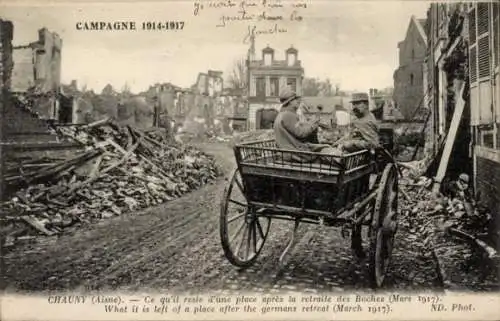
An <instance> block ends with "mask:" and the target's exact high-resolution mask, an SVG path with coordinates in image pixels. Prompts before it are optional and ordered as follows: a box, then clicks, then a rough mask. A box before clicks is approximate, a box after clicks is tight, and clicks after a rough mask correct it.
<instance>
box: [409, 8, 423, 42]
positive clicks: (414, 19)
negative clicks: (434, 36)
mask: <svg viewBox="0 0 500 321" xmlns="http://www.w3.org/2000/svg"><path fill="white" fill-rule="evenodd" d="M411 20H412V21H413V23H414V24H415V25H416V26H417V30H418V32H419V33H420V36H421V37H422V39H423V40H424V43H425V44H427V35H426V34H425V30H424V27H423V26H422V25H421V24H420V22H419V21H418V19H417V18H416V17H415V15H412V16H411Z"/></svg>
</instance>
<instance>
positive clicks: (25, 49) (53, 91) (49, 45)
mask: <svg viewBox="0 0 500 321" xmlns="http://www.w3.org/2000/svg"><path fill="white" fill-rule="evenodd" d="M61 49H62V40H61V38H60V37H59V35H57V34H56V33H53V32H50V31H48V30H47V29H46V28H42V29H40V30H39V31H38V40H37V41H35V42H32V43H30V44H27V45H22V46H15V47H14V48H13V61H14V69H13V72H12V86H11V89H12V91H13V92H14V93H31V94H34V95H37V96H38V99H37V103H36V104H35V105H34V106H33V108H35V109H36V111H37V112H38V113H39V115H40V117H41V118H45V119H56V120H57V119H58V118H59V115H58V114H59V101H58V94H59V88H60V84H61Z"/></svg>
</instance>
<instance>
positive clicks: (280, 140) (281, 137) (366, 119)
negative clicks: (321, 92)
mask: <svg viewBox="0 0 500 321" xmlns="http://www.w3.org/2000/svg"><path fill="white" fill-rule="evenodd" d="M280 102H281V104H282V108H281V111H280V113H279V114H278V116H277V117H276V120H275V123H274V133H275V139H276V144H277V146H279V147H280V148H284V149H296V150H301V151H312V152H320V153H322V154H328V155H341V154H342V152H354V151H358V150H363V149H371V148H375V147H377V146H378V145H379V143H378V142H379V134H378V126H377V121H376V119H375V117H374V116H373V115H372V114H371V113H370V111H369V110H368V102H369V100H368V95H367V94H366V93H356V94H354V95H353V98H352V101H351V103H352V104H353V113H354V116H355V119H354V120H353V121H352V130H351V133H350V135H349V136H347V139H340V140H339V141H337V142H335V143H334V144H332V145H328V144H318V143H317V132H318V128H319V127H320V126H321V123H320V119H319V117H316V118H314V119H312V120H300V119H299V116H298V115H297V110H298V109H299V107H300V104H301V97H300V96H298V95H297V94H296V93H295V92H293V91H289V90H287V91H285V92H284V93H283V94H282V95H281V97H280Z"/></svg>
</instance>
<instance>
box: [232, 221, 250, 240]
mask: <svg viewBox="0 0 500 321" xmlns="http://www.w3.org/2000/svg"><path fill="white" fill-rule="evenodd" d="M245 224H246V222H245V221H243V222H242V223H241V225H240V227H238V229H237V230H236V233H234V234H233V236H231V238H230V239H229V242H232V241H234V239H235V238H236V237H237V236H238V235H239V234H240V232H241V230H243V228H244V227H245Z"/></svg>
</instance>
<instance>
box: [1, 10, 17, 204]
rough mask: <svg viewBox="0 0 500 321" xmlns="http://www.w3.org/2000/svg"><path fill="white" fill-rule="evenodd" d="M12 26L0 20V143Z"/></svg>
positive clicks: (3, 159) (9, 61)
mask: <svg viewBox="0 0 500 321" xmlns="http://www.w3.org/2000/svg"><path fill="white" fill-rule="evenodd" d="M13 29H14V26H13V25H12V22H10V21H5V20H1V19H0V90H1V93H0V94H1V95H2V96H1V97H0V142H3V141H4V140H5V138H4V134H5V133H4V127H5V126H4V124H5V123H6V119H5V107H6V106H5V102H7V101H8V99H6V98H7V97H8V94H9V89H10V84H11V81H10V80H11V74H12V66H13V63H12V36H13V32H14V30H13ZM4 152H5V151H4V147H3V145H2V144H0V175H1V176H2V177H3V172H4V168H5V167H4V162H5V154H4ZM3 195H4V183H3V179H2V180H0V199H1V198H3Z"/></svg>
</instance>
